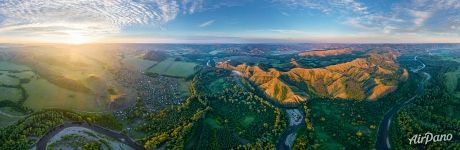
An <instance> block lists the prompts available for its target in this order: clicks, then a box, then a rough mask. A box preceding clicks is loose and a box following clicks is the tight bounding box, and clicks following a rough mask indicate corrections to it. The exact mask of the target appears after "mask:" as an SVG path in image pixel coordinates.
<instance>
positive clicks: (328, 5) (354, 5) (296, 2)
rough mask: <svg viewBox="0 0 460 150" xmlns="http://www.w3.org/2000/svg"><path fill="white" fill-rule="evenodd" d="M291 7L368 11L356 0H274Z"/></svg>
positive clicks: (328, 11) (335, 10) (336, 10)
mask: <svg viewBox="0 0 460 150" xmlns="http://www.w3.org/2000/svg"><path fill="white" fill-rule="evenodd" d="M273 1H274V2H275V3H280V4H284V5H286V6H288V7H289V8H294V9H298V8H301V9H302V8H309V9H315V10H319V11H321V12H324V13H328V14H329V13H343V12H347V11H351V12H354V13H367V9H368V8H367V7H366V6H364V5H363V4H361V3H359V2H357V1H355V0H319V1H318V0H273Z"/></svg>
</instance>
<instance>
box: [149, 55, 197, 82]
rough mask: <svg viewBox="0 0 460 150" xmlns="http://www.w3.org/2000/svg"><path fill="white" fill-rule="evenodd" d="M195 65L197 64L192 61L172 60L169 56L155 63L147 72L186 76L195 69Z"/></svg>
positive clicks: (191, 73)
mask: <svg viewBox="0 0 460 150" xmlns="http://www.w3.org/2000/svg"><path fill="white" fill-rule="evenodd" d="M197 65H198V64H196V63H192V62H184V61H174V59H172V58H169V59H166V60H164V61H161V62H160V63H158V64H156V65H155V66H153V67H152V68H150V69H149V70H148V72H151V73H157V74H160V75H167V76H173V77H184V78H186V77H188V76H190V75H193V74H194V73H195V72H196V71H197V70H195V67H196V66H197Z"/></svg>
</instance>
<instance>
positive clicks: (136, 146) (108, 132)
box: [36, 122, 144, 150]
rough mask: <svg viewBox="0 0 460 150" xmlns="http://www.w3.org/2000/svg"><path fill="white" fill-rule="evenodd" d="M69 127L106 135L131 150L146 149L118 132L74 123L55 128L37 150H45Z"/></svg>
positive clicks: (38, 143)
mask: <svg viewBox="0 0 460 150" xmlns="http://www.w3.org/2000/svg"><path fill="white" fill-rule="evenodd" d="M69 127H82V128H87V129H90V130H93V131H94V132H97V133H100V134H104V135H106V136H109V137H112V138H114V139H116V140H118V141H120V142H121V143H123V144H126V145H128V146H130V147H131V148H133V149H135V150H144V147H142V146H140V145H139V144H137V143H136V142H134V141H133V140H132V139H131V138H129V137H128V136H126V135H124V134H121V133H118V132H116V131H113V130H110V129H106V128H103V127H100V126H97V125H93V124H88V123H82V122H72V123H64V124H62V125H59V126H57V127H55V128H53V129H52V130H51V131H50V132H48V133H46V134H45V135H44V136H43V137H42V138H40V140H38V142H37V144H36V148H37V150H45V149H46V145H47V143H48V142H49V140H50V139H51V138H53V137H54V136H55V135H56V134H58V133H59V132H61V131H62V130H64V129H66V128H69Z"/></svg>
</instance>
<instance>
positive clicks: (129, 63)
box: [122, 55, 158, 71]
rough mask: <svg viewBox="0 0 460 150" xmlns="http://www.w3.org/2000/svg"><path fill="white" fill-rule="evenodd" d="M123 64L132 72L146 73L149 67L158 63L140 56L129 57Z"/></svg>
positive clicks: (124, 59)
mask: <svg viewBox="0 0 460 150" xmlns="http://www.w3.org/2000/svg"><path fill="white" fill-rule="evenodd" d="M122 63H123V64H124V65H125V67H127V68H128V69H130V70H132V71H145V70H146V69H148V68H149V67H151V66H153V65H155V64H157V63H158V62H156V61H151V60H145V59H142V58H139V56H133V55H128V56H125V58H123V60H122Z"/></svg>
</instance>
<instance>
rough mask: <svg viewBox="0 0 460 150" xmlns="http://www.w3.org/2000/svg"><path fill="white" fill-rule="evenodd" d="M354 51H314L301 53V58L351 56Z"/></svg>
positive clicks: (344, 49) (347, 49)
mask: <svg viewBox="0 0 460 150" xmlns="http://www.w3.org/2000/svg"><path fill="white" fill-rule="evenodd" d="M352 52H353V50H352V49H351V48H342V49H331V50H314V51H307V52H301V53H299V56H302V57H305V56H318V57H326V56H337V55H342V54H350V53H352Z"/></svg>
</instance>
